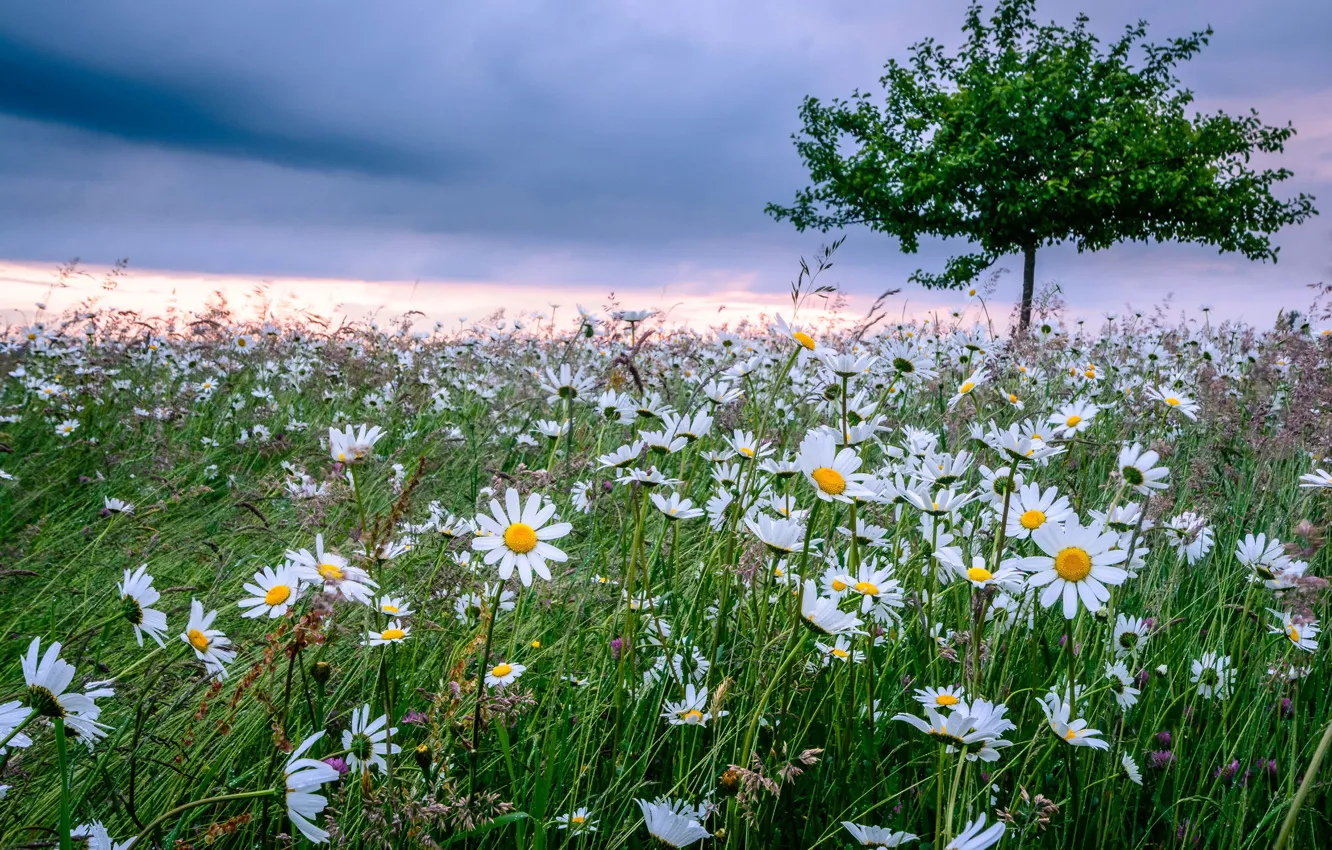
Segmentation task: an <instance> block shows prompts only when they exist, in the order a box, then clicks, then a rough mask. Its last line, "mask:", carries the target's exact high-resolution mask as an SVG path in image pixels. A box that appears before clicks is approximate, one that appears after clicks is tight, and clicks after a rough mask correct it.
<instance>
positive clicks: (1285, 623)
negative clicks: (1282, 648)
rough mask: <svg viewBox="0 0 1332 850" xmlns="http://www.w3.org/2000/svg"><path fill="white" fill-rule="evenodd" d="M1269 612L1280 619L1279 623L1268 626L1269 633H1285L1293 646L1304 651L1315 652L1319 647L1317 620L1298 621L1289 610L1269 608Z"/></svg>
mask: <svg viewBox="0 0 1332 850" xmlns="http://www.w3.org/2000/svg"><path fill="white" fill-rule="evenodd" d="M1267 612H1268V613H1269V614H1271V615H1272V616H1274V617H1276V618H1277V621H1278V623H1277V625H1274V626H1269V627H1268V629H1267V631H1268V634H1273V635H1283V636H1285V638H1286V640H1288V641H1290V645H1291V646H1293V647H1294V648H1295V649H1299V650H1302V651H1304V652H1313V651H1314V650H1315V649H1317V648H1318V632H1319V628H1318V621H1317V620H1312V621H1310V622H1306V623H1297V622H1295V619H1294V617H1293V616H1292V615H1291V613H1290V612H1289V611H1273V610H1272V609H1271V608H1268V609H1267Z"/></svg>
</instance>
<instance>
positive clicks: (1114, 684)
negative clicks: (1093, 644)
mask: <svg viewBox="0 0 1332 850" xmlns="http://www.w3.org/2000/svg"><path fill="white" fill-rule="evenodd" d="M1105 678H1106V679H1108V680H1109V681H1110V692H1111V693H1112V694H1114V696H1115V702H1116V703H1118V704H1119V707H1120V709H1122V710H1123V711H1128V710H1129V709H1130V708H1132V707H1133V706H1135V705H1137V703H1138V694H1140V693H1142V692H1141V691H1139V690H1138V689H1137V688H1135V687H1133V676H1132V675H1130V674H1129V671H1128V668H1127V667H1125V666H1124V662H1123V661H1116V662H1115V663H1113V664H1111V663H1110V662H1108V661H1107V662H1106V664H1105Z"/></svg>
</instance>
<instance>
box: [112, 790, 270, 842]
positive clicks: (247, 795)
mask: <svg viewBox="0 0 1332 850" xmlns="http://www.w3.org/2000/svg"><path fill="white" fill-rule="evenodd" d="M276 794H277V791H276V790H274V789H271V788H266V789H264V790H263V791H245V792H242V793H240V794H222V795H220V796H217V797H205V798H203V799H202V800H195V801H193V802H190V803H185V804H183V805H180V806H176V807H175V808H174V809H171V810H169V811H166V812H163V813H162V814H160V815H158V816H157V817H155V818H153V820H152V822H151V823H149V824H148V825H147V826H145V827H144V828H143V830H142V831H141V832H140V833H139V834H138V835H137V836H136V837H135V838H134V841H133V846H135V847H143V846H145V845H144V839H145V838H147V837H148V836H149V835H150V834H152V831H153V830H154V829H157V827H159V826H161V825H162V822H163V821H165V820H166V819H167V818H169V817H172V816H174V815H178V814H180V813H181V812H185V811H189V810H190V809H194V808H198V807H199V806H206V805H208V804H210V803H223V802H226V801H228V800H248V799H251V798H254V797H269V796H275V795H276Z"/></svg>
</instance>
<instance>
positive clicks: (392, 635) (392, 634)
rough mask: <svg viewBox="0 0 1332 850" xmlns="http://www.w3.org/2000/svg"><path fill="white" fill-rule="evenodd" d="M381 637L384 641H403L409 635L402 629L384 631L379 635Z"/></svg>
mask: <svg viewBox="0 0 1332 850" xmlns="http://www.w3.org/2000/svg"><path fill="white" fill-rule="evenodd" d="M379 637H380V638H381V639H383V640H402V639H403V638H405V637H407V633H406V632H404V631H403V630H402V629H384V631H382V632H380V633H379Z"/></svg>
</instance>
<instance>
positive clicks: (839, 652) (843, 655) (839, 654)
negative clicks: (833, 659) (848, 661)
mask: <svg viewBox="0 0 1332 850" xmlns="http://www.w3.org/2000/svg"><path fill="white" fill-rule="evenodd" d="M832 654H833V655H836V656H837V657H838V658H850V657H851V653H849V652H847V651H846V650H845V649H842V648H841V647H840V646H835V647H833V650H832Z"/></svg>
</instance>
